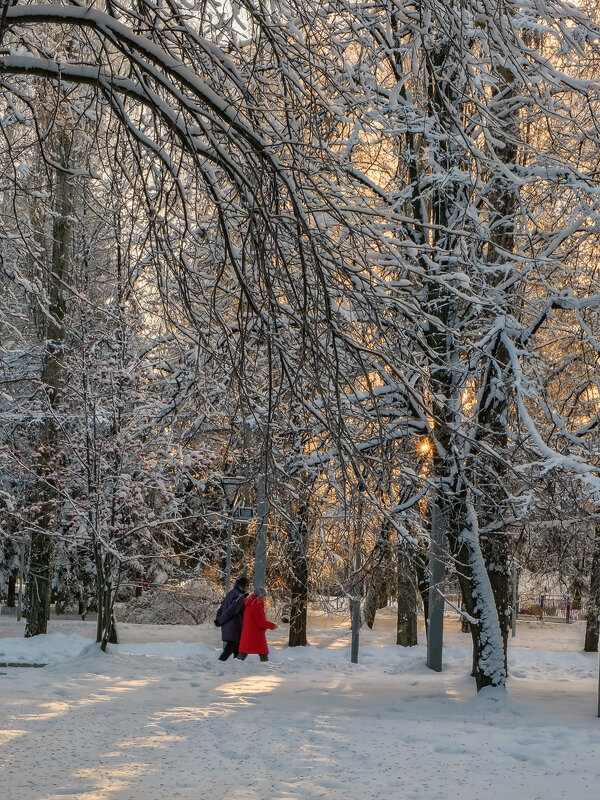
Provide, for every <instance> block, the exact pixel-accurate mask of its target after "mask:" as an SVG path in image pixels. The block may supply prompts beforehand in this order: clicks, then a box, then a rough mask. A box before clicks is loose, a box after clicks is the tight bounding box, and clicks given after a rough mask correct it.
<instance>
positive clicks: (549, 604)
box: [519, 594, 585, 622]
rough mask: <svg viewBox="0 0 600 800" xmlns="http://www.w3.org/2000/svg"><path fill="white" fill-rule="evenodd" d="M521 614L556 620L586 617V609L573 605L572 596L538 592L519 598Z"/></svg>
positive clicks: (567, 620) (568, 620) (521, 615)
mask: <svg viewBox="0 0 600 800" xmlns="http://www.w3.org/2000/svg"><path fill="white" fill-rule="evenodd" d="M519 616H520V617H526V618H535V617H537V618H538V619H541V620H545V619H547V620H555V621H556V622H573V621H574V620H578V619H585V611H584V610H583V609H581V608H580V607H579V606H576V607H573V601H572V598H570V597H569V596H568V595H561V594H538V595H529V596H528V597H520V598H519Z"/></svg>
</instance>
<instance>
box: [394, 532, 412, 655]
mask: <svg viewBox="0 0 600 800" xmlns="http://www.w3.org/2000/svg"><path fill="white" fill-rule="evenodd" d="M397 556H398V558H397V561H398V618H397V626H396V644H399V645H401V646H402V647H413V646H414V645H416V644H417V593H416V590H415V568H414V560H413V558H412V555H411V553H410V552H409V550H408V547H407V545H406V542H404V540H403V539H401V538H398V545H397Z"/></svg>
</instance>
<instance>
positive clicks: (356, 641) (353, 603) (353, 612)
mask: <svg viewBox="0 0 600 800" xmlns="http://www.w3.org/2000/svg"><path fill="white" fill-rule="evenodd" d="M355 568H356V572H359V570H360V568H361V559H360V542H359V544H358V547H357V548H356V560H355ZM354 593H355V594H354V597H352V599H351V600H350V623H351V627H352V643H351V647H350V661H351V663H352V664H358V649H359V645H360V587H359V585H358V584H357V585H356V586H355V587H354Z"/></svg>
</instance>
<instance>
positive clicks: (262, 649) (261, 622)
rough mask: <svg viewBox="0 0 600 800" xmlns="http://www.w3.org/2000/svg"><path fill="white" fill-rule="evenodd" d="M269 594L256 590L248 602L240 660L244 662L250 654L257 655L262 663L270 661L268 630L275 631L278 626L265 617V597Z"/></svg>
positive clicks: (260, 589) (262, 590)
mask: <svg viewBox="0 0 600 800" xmlns="http://www.w3.org/2000/svg"><path fill="white" fill-rule="evenodd" d="M266 596H267V593H266V592H265V590H264V589H263V588H262V587H259V588H258V589H255V590H254V594H251V595H250V597H248V598H247V600H246V610H245V612H244V626H243V628H242V638H241V639H240V646H239V655H238V658H239V659H240V660H241V661H243V660H244V659H245V658H246V656H247V655H248V654H249V653H256V654H257V655H258V656H260V660H261V661H268V660H269V648H268V646H267V636H266V633H265V631H266V630H270V631H272V630H275V628H276V627H277V625H276V624H275V623H274V622H269V620H268V619H267V618H266V616H265V597H266Z"/></svg>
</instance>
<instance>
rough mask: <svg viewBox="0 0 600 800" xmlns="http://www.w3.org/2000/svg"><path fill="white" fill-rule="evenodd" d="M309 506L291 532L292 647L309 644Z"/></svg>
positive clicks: (299, 510) (290, 637)
mask: <svg viewBox="0 0 600 800" xmlns="http://www.w3.org/2000/svg"><path fill="white" fill-rule="evenodd" d="M307 515H308V506H307V505H306V504H302V505H301V506H300V508H299V509H298V514H297V517H296V523H295V525H294V526H293V529H292V531H291V532H290V562H291V576H290V579H291V580H290V631H289V638H288V644H289V646H290V647H304V646H305V645H306V642H307V638H306V626H307V612H308V560H307V557H306V548H307V544H308V520H307Z"/></svg>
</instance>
